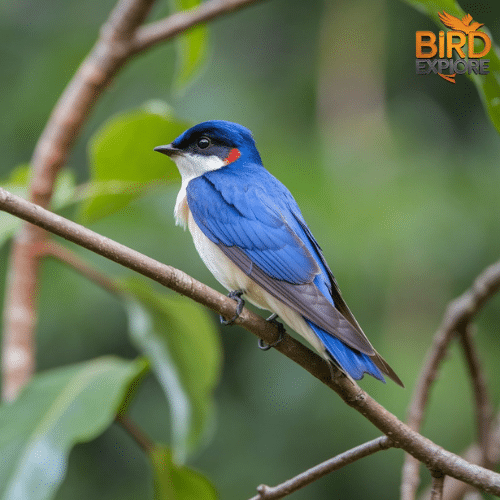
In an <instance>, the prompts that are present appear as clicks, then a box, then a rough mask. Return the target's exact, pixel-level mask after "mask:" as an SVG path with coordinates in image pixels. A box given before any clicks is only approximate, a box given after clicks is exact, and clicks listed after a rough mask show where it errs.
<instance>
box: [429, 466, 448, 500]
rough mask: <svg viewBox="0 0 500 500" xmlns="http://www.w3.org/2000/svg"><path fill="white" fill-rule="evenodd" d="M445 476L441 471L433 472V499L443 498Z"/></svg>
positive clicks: (439, 499)
mask: <svg viewBox="0 0 500 500" xmlns="http://www.w3.org/2000/svg"><path fill="white" fill-rule="evenodd" d="M445 477H446V476H444V475H443V474H441V472H433V473H432V486H431V500H442V499H443V487H444V478H445Z"/></svg>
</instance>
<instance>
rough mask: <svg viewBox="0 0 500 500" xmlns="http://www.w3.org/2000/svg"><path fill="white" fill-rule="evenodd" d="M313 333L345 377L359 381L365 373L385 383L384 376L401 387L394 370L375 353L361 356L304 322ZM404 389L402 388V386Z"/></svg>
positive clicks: (315, 326)
mask: <svg viewBox="0 0 500 500" xmlns="http://www.w3.org/2000/svg"><path fill="white" fill-rule="evenodd" d="M306 321H307V323H308V324H309V326H310V327H311V328H312V330H313V331H314V333H315V334H316V335H317V336H318V337H319V339H320V340H321V342H323V345H324V346H325V348H326V351H327V353H328V354H329V355H330V356H331V358H332V361H333V362H334V363H335V364H336V365H337V366H338V367H339V368H340V369H341V370H342V371H343V372H345V373H346V374H347V375H349V376H350V377H352V378H353V379H354V380H360V379H362V378H363V376H364V374H365V373H368V375H371V376H372V377H375V378H376V379H378V380H380V381H382V382H384V383H385V378H384V375H383V373H384V374H385V375H387V376H389V377H390V378H391V379H392V380H394V382H396V383H397V384H398V385H401V386H403V383H402V382H401V380H400V379H399V377H398V376H397V375H396V373H395V372H394V370H393V369H392V368H391V367H390V366H389V365H388V364H387V362H386V361H385V360H384V358H382V356H380V355H379V354H378V353H377V352H375V354H374V355H373V356H368V354H363V353H361V352H359V351H356V350H354V349H352V348H350V347H348V346H347V345H346V344H344V343H343V342H342V341H341V340H339V339H337V338H336V337H334V336H332V335H330V334H329V333H327V332H325V331H324V330H323V329H321V328H320V327H319V326H317V325H315V324H314V323H313V322H311V321H309V320H306ZM403 387H404V386H403Z"/></svg>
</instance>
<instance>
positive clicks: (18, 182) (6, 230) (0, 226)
mask: <svg viewBox="0 0 500 500" xmlns="http://www.w3.org/2000/svg"><path fill="white" fill-rule="evenodd" d="M29 174H30V167H29V165H26V164H24V165H19V166H18V167H16V168H15V169H14V170H13V171H12V172H11V174H10V176H9V178H8V179H7V180H6V181H5V182H0V185H1V186H2V187H3V188H4V189H6V190H7V191H9V192H10V193H13V194H15V195H17V196H21V197H22V198H25V199H26V198H27V197H28V178H29ZM74 202H75V177H74V175H73V173H72V172H71V171H70V170H63V171H62V172H61V173H60V174H59V176H58V177H57V180H56V183H55V187H54V195H53V197H52V207H51V208H52V209H53V210H59V209H61V208H63V207H64V206H67V205H70V204H72V203H74ZM21 223H22V221H21V220H20V219H18V218H17V217H14V216H13V215H10V214H8V213H6V212H0V246H1V245H3V244H4V243H5V241H6V240H7V239H8V238H10V237H11V236H12V234H13V233H14V232H15V231H16V229H17V228H18V227H19V226H20V225H21Z"/></svg>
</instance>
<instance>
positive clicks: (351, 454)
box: [250, 436, 394, 500]
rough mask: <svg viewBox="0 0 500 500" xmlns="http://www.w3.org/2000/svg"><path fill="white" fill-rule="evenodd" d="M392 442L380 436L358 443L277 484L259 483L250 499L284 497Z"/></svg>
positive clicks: (380, 449) (266, 499) (273, 499)
mask: <svg viewBox="0 0 500 500" xmlns="http://www.w3.org/2000/svg"><path fill="white" fill-rule="evenodd" d="M393 446H394V443H393V442H392V441H391V440H390V439H389V438H388V437H387V436H381V437H378V438H376V439H373V440H372V441H368V442H367V443H363V444H360V445H359V446H356V447H355V448H352V449H350V450H347V451H345V452H344V453H340V454H339V455H337V456H335V457H333V458H330V459H329V460H326V461H325V462H322V463H320V464H318V465H316V466H314V467H312V468H310V469H308V470H306V471H304V472H302V473H301V474H299V475H297V476H295V477H293V478H292V479H289V480H288V481H285V482H284V483H281V484H279V485H278V486H273V487H269V486H266V485H265V484H261V485H260V486H258V487H257V491H258V492H259V494H258V495H256V496H254V497H252V498H251V499H250V500H276V499H278V498H284V497H286V496H287V495H290V494H291V493H293V492H295V491H297V490H300V489H301V488H303V487H304V486H307V485H308V484H311V483H312V482H314V481H317V480H318V479H320V478H322V477H323V476H326V475H327V474H329V473H330V472H333V471H336V470H338V469H341V468H342V467H345V466H346V465H349V464H352V463H353V462H355V461H356V460H360V459H361V458H364V457H367V456H369V455H373V454H374V453H377V452H378V451H382V450H388V449H389V448H392V447H393Z"/></svg>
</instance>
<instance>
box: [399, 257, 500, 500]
mask: <svg viewBox="0 0 500 500" xmlns="http://www.w3.org/2000/svg"><path fill="white" fill-rule="evenodd" d="M499 288H500V262H497V263H495V264H493V265H491V266H489V267H488V268H486V270H485V271H483V272H482V273H481V274H480V275H479V276H478V277H477V278H476V280H475V281H474V284H473V285H472V287H471V288H470V289H469V290H467V291H466V292H465V293H464V294H463V295H461V296H460V297H458V298H457V299H455V300H454V301H453V302H451V303H450V305H449V306H448V308H447V310H446V313H445V316H444V318H443V321H442V323H441V326H440V328H439V330H438V331H437V332H436V334H435V336H434V339H433V342H432V345H431V347H430V348H429V350H428V351H427V356H426V361H425V363H424V367H423V368H422V371H421V373H420V378H419V380H418V381H417V384H416V386H415V392H414V394H413V398H412V402H411V403H410V406H409V409H408V418H407V422H408V425H409V426H410V427H411V428H412V429H414V430H416V431H418V430H419V429H420V426H421V424H422V420H423V417H424V411H425V407H426V406H427V401H428V398H429V392H430V388H431V386H432V384H433V382H434V381H435V379H436V377H437V373H438V367H439V365H440V364H441V362H442V360H443V358H444V357H445V354H446V352H447V349H448V345H449V343H450V341H451V339H452V338H453V336H454V335H455V334H456V333H457V332H460V331H463V329H465V328H466V327H467V325H468V324H469V322H470V321H471V320H472V318H473V317H474V315H475V314H477V312H478V311H479V310H480V309H481V307H482V306H483V305H484V304H485V302H486V301H487V300H488V299H490V298H491V297H492V296H493V295H494V294H495V293H496V292H497V291H498V289H499ZM402 476H403V477H402V481H401V498H402V500H413V499H414V498H415V493H416V491H417V488H418V484H419V465H418V462H417V461H416V460H414V459H413V458H412V457H411V456H406V459H405V463H404V465H403V473H402Z"/></svg>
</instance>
